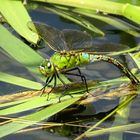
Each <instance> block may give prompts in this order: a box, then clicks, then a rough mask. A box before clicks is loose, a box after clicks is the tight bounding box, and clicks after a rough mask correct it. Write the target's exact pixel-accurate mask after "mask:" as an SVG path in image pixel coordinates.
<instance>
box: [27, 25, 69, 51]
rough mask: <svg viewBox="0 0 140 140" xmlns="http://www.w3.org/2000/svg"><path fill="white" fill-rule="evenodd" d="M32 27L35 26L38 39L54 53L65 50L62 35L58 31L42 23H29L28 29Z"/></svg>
mask: <svg viewBox="0 0 140 140" xmlns="http://www.w3.org/2000/svg"><path fill="white" fill-rule="evenodd" d="M32 26H35V28H36V30H37V33H38V34H39V36H40V38H41V39H43V40H44V41H45V42H46V44H47V45H48V46H49V47H50V48H51V49H53V50H54V51H62V50H66V49H67V46H66V43H65V40H64V36H63V33H62V32H61V31H60V30H58V29H56V28H54V27H51V26H49V25H46V24H43V23H39V22H29V23H28V27H29V28H31V27H32Z"/></svg>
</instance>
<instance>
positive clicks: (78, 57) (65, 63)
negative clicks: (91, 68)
mask: <svg viewBox="0 0 140 140" xmlns="http://www.w3.org/2000/svg"><path fill="white" fill-rule="evenodd" d="M50 61H51V62H52V63H53V64H54V66H55V67H56V69H57V70H59V71H63V70H65V69H69V68H73V67H76V66H80V65H84V64H87V63H89V55H88V54H85V53H76V52H75V51H70V52H62V53H55V54H54V55H53V56H52V57H51V58H50Z"/></svg>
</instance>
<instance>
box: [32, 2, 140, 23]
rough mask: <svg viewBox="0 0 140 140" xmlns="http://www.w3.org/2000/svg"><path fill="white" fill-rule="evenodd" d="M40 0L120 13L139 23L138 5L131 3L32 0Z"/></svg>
mask: <svg viewBox="0 0 140 140" xmlns="http://www.w3.org/2000/svg"><path fill="white" fill-rule="evenodd" d="M33 1H40V2H48V3H51V4H59V5H65V6H71V7H75V8H84V9H90V10H93V9H94V10H97V11H102V12H106V13H110V14H115V15H122V16H124V17H126V18H128V19H130V20H132V21H134V22H136V23H137V24H140V14H139V13H140V7H138V6H134V5H131V4H128V3H127V4H123V3H118V2H112V1H108V0H94V1H93V0H79V1H75V0H67V1H66V0H33Z"/></svg>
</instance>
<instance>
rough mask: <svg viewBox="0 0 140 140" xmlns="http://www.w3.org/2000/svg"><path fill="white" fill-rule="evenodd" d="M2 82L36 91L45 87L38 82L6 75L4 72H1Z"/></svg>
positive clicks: (0, 78) (0, 79)
mask: <svg viewBox="0 0 140 140" xmlns="http://www.w3.org/2000/svg"><path fill="white" fill-rule="evenodd" d="M0 81H3V82H8V83H10V84H14V85H18V86H22V87H26V88H31V89H36V90H38V89H41V88H42V87H43V86H42V85H41V84H40V83H38V82H34V81H31V80H28V79H24V78H21V77H17V76H14V75H10V74H6V73H4V72H0Z"/></svg>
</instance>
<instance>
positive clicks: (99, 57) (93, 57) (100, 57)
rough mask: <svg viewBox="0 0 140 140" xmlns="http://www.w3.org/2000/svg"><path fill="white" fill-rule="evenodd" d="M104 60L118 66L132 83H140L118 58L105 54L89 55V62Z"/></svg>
mask: <svg viewBox="0 0 140 140" xmlns="http://www.w3.org/2000/svg"><path fill="white" fill-rule="evenodd" d="M97 61H106V62H108V63H111V64H113V65H115V66H116V67H118V68H119V69H120V70H121V71H122V72H123V73H124V74H125V75H126V76H127V77H128V78H129V79H130V80H131V82H132V83H133V84H140V82H139V80H138V79H137V78H136V77H135V76H134V75H133V73H131V72H130V71H129V70H128V68H126V67H125V66H124V65H123V64H121V63H120V62H119V61H118V60H116V59H114V58H112V57H109V56H106V55H90V62H97Z"/></svg>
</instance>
